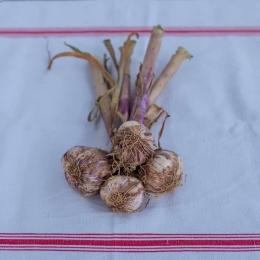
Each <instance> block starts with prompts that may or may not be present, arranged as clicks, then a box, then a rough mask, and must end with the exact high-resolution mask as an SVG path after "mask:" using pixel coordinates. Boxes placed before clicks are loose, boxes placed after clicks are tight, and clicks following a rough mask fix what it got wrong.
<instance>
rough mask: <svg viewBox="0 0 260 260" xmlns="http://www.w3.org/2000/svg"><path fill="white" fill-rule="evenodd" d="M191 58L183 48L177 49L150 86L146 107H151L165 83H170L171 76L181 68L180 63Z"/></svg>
mask: <svg viewBox="0 0 260 260" xmlns="http://www.w3.org/2000/svg"><path fill="white" fill-rule="evenodd" d="M190 58H192V56H191V55H190V54H189V52H188V51H187V50H186V49H185V48H183V47H179V48H178V50H177V51H176V53H175V54H174V55H173V56H172V58H171V59H170V61H169V62H168V64H167V65H166V67H165V68H164V70H163V71H162V73H161V75H160V76H159V77H158V78H157V79H156V81H155V82H154V84H153V85H152V90H151V93H150V96H149V101H148V105H149V106H150V105H152V104H153V103H154V102H155V101H156V99H157V98H158V97H159V95H160V94H161V92H162V91H163V89H164V88H165V86H166V85H167V83H168V82H169V81H170V79H171V78H172V77H173V75H174V74H175V73H176V71H177V70H178V69H179V67H180V66H181V64H182V62H183V61H184V60H185V59H190Z"/></svg>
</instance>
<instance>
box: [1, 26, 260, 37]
mask: <svg viewBox="0 0 260 260" xmlns="http://www.w3.org/2000/svg"><path fill="white" fill-rule="evenodd" d="M151 29H152V27H97V28H94V27H89V28H0V36H3V37H8V36H9V37H43V36H60V37H64V36H106V35H110V36H120V35H127V34H129V33H132V32H138V33H139V34H141V35H149V34H150V33H151ZM164 30H165V35H169V36H171V35H177V36H226V35H233V36H235V35H238V36H239V35H240V36H253V35H260V26H259V27H164Z"/></svg>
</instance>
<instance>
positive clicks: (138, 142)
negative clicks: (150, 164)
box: [111, 121, 154, 172]
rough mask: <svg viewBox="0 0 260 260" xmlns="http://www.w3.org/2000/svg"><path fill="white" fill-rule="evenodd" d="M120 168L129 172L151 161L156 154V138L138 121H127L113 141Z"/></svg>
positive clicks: (116, 133)
mask: <svg viewBox="0 0 260 260" xmlns="http://www.w3.org/2000/svg"><path fill="white" fill-rule="evenodd" d="M111 142H112V145H113V153H112V155H114V157H115V159H116V160H115V161H118V166H119V167H122V168H124V169H125V171H127V172H131V171H134V170H135V169H136V166H138V165H141V164H143V163H145V162H146V160H148V159H150V158H151V157H152V156H153V153H154V150H153V148H154V138H153V135H152V133H151V131H150V130H149V129H148V128H147V127H145V126H144V125H143V124H141V123H139V122H137V121H126V122H125V123H123V124H122V125H121V126H120V127H119V128H118V130H117V131H116V132H115V134H114V136H113V137H112V139H111Z"/></svg>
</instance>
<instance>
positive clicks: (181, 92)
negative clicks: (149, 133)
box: [0, 1, 260, 260]
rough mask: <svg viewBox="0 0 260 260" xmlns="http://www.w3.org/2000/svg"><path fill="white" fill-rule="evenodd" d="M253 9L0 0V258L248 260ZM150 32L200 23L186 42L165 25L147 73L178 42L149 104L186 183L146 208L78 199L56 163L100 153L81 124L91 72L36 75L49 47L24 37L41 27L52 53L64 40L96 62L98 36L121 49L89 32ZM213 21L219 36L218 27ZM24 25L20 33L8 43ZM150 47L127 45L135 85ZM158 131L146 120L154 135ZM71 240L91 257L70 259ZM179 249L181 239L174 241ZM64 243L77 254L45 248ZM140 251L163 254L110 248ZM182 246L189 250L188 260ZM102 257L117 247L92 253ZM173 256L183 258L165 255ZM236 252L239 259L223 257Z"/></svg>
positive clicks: (254, 186) (255, 5)
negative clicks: (169, 71) (165, 78)
mask: <svg viewBox="0 0 260 260" xmlns="http://www.w3.org/2000/svg"><path fill="white" fill-rule="evenodd" d="M259 11H260V3H259V1H229V2H226V1H216V2H213V1H208V2H206V1H143V2H142V1H138V2H136V1H120V2H119V1H117V2H114V3H112V2H111V1H86V2H82V1H76V2H73V1H71V2H37V3H36V2H15V3H10V2H3V3H1V4H0V31H1V34H0V37H1V39H0V57H1V58H0V72H1V73H0V82H1V86H0V122H1V124H0V144H1V145H0V212H1V218H0V232H2V233H1V234H0V259H1V260H2V259H3V260H5V259H12V260H16V259H30V260H31V259H38V260H40V259H57V257H58V258H60V259H61V258H62V259H72V258H73V259H86V256H87V257H88V258H89V259H113V260H114V259H119V258H121V257H122V258H123V257H124V258H125V259H136V257H137V254H138V257H139V258H140V259H158V258H159V257H162V258H163V259H173V258H174V259H176V260H180V259H185V260H186V259H241V260H242V259H257V258H259V251H258V250H260V245H259V244H260V243H259V240H260V235H258V234H260V224H259V219H260V207H259V206H260V205H259V196H260V175H259V168H260V160H259V155H260V146H259V142H260V117H259V113H260V102H259V96H260V88H259V81H260V73H259V65H260V64H259V61H260V49H259V48H260V47H259V35H260V33H259V32H258V35H257V32H255V33H252V34H250V33H249V28H248V29H247V30H245V31H242V30H243V28H242V27H255V28H258V31H259V28H260V27H259V25H260V18H259ZM157 24H161V25H162V26H163V27H165V28H168V30H169V31H170V29H171V28H175V27H177V28H179V27H182V30H184V29H185V28H186V29H189V28H195V27H196V28H197V27H204V28H202V29H203V30H204V32H201V33H199V32H198V28H197V29H196V28H195V32H194V35H193V36H185V35H174V33H172V34H171V33H167V29H166V33H165V37H164V39H163V44H162V47H161V50H160V54H159V58H158V63H157V65H156V70H155V74H156V75H158V74H159V73H160V71H161V70H162V69H163V67H164V65H165V64H166V63H167V62H168V60H169V59H170V57H171V55H172V54H173V53H174V52H175V51H176V49H177V47H178V46H184V47H185V48H187V49H188V50H189V51H190V53H191V54H193V55H194V58H193V59H192V60H190V61H185V62H184V63H183V65H182V66H181V68H180V70H179V71H178V72H177V74H176V75H175V76H174V78H173V79H172V80H171V82H170V83H169V85H168V86H167V88H166V90H165V91H164V92H163V93H162V95H161V96H160V98H159V99H158V102H157V103H158V104H159V105H163V106H164V108H165V109H166V110H167V111H168V112H169V113H170V115H171V117H170V118H169V119H168V121H167V122H166V128H165V131H164V135H163V137H162V139H161V143H162V146H163V147H164V148H165V149H170V150H173V151H175V152H177V153H178V154H180V155H181V157H182V159H183V162H184V171H185V174H186V175H187V178H186V182H185V183H184V185H183V186H182V187H180V188H179V189H178V190H177V191H176V193H174V194H167V195H164V196H163V197H161V198H159V199H155V200H152V201H151V202H150V204H149V206H148V208H147V209H146V210H145V211H143V212H141V213H135V214H132V215H122V214H115V213H111V212H110V211H109V210H108V209H107V208H106V207H105V205H104V204H103V203H102V201H101V200H100V199H99V198H98V196H95V197H89V198H84V197H81V196H80V195H79V194H78V193H76V192H75V191H74V190H73V189H72V188H70V187H69V185H68V184H67V183H66V181H65V178H64V174H63V170H62V167H61V163H60V159H61V156H62V155H63V154H64V153H65V152H66V151H67V150H68V149H69V148H70V147H72V146H74V145H86V146H94V147H99V148H103V149H106V145H107V143H108V136H107V134H106V131H105V129H104V125H103V123H102V122H101V120H99V121H98V122H94V123H89V122H87V115H88V113H89V111H90V110H91V109H92V108H93V106H94V102H95V98H96V96H95V90H94V88H93V81H92V78H91V73H90V68H89V66H88V64H87V63H86V62H84V61H82V60H79V59H75V58H61V59H59V60H56V61H55V62H54V64H53V67H52V70H50V71H47V70H46V67H47V63H48V55H47V52H46V42H47V40H46V38H44V33H40V36H39V35H38V37H35V36H37V35H36V33H37V30H39V29H42V30H43V29H44V30H46V31H45V32H46V37H47V38H48V41H49V50H50V52H51V55H54V54H56V53H59V52H62V51H66V50H68V48H67V47H66V46H64V44H63V43H64V41H66V42H67V43H70V44H72V45H74V46H76V47H78V48H79V49H81V50H84V51H87V52H90V53H91V54H95V55H98V56H99V57H100V58H102V57H103V54H104V52H105V47H104V46H103V43H102V40H104V39H106V38H111V41H112V43H113V44H114V46H115V47H119V46H120V45H121V44H122V43H123V42H124V41H125V39H126V37H125V36H126V34H122V33H121V34H120V33H115V34H114V35H106V33H103V34H102V33H101V32H100V28H103V27H104V26H105V27H106V28H105V29H106V30H110V29H111V30H113V29H117V30H119V29H120V28H119V27H125V28H124V29H122V30H126V29H127V28H133V27H136V28H137V31H138V28H139V29H140V30H143V28H147V27H149V28H151V26H154V25H157ZM207 26H209V27H211V28H210V29H209V31H211V32H210V33H207V32H206V29H205V27H207ZM257 26H258V27H257ZM94 27H95V28H97V30H99V33H98V35H90V36H89V35H74V36H72V35H71V34H70V33H64V34H61V35H57V33H56V34H53V35H51V34H50V32H49V33H47V31H49V28H52V29H55V30H57V31H58V30H60V29H64V28H65V29H66V28H84V29H88V28H92V29H93V28H94ZM219 27H222V28H229V32H227V33H224V32H223V31H221V30H220V32H219V33H217V31H216V29H217V28H219ZM232 27H235V28H238V31H239V30H240V31H241V35H239V36H238V35H236V34H235V33H234V28H233V29H232ZM28 28H29V29H31V35H29V36H28V34H29V32H27V34H26V33H22V34H20V35H18V34H19V33H18V32H19V30H21V29H28ZM239 28H240V29H239ZM11 29H12V30H13V34H10V35H9V36H11V37H8V35H7V33H8V32H9V33H10V32H11ZM14 29H17V30H18V31H17V32H14ZM33 30H34V32H32V31H33ZM145 30H146V29H145ZM232 30H233V31H232ZM232 32H233V34H232ZM236 33H238V32H236ZM92 34H93V33H92ZM198 35H200V36H198ZM14 36H19V37H14ZM148 40H149V37H148V35H147V34H142V33H141V34H140V39H139V40H138V41H137V45H136V47H135V50H134V54H133V60H132V64H131V70H132V71H131V73H132V74H131V75H132V81H133V82H134V81H135V76H136V73H137V71H138V68H139V63H140V62H142V59H143V57H144V53H145V48H146V46H147V43H148ZM117 54H118V52H117ZM110 64H111V65H112V63H110ZM159 129H160V124H159V123H158V124H157V125H156V126H155V127H154V129H153V132H154V134H155V135H157V133H158V131H159ZM28 233H35V234H28ZM43 233H48V234H46V235H44V234H43ZM57 233H59V234H57ZM79 233H81V234H83V235H77V234H79ZM93 233H95V234H96V235H93ZM55 234H56V235H55ZM69 234H70V235H69ZM113 234H114V235H113ZM115 234H121V235H118V236H119V237H117V235H115ZM122 234H125V235H122ZM131 234H136V235H131ZM144 234H148V235H144ZM152 234H153V235H152ZM159 234H162V235H159ZM165 234H170V235H169V236H168V237H166V235H165ZM184 234H191V235H186V236H184ZM201 234H206V235H205V236H202V235H201ZM213 234H220V235H219V236H214V235H213ZM231 234H237V235H234V236H231ZM244 234H248V235H247V236H246V235H244ZM253 234H255V235H253ZM176 235H178V236H179V237H176ZM44 236H45V237H44ZM84 236H85V238H84ZM88 236H90V237H92V238H89V239H88ZM120 236H121V237H120ZM123 236H127V237H126V238H124V237H123ZM240 236H241V238H240V240H239V237H240ZM44 239H45V240H44ZM55 239H56V240H57V241H56V240H55ZM43 240H44V241H45V242H41V241H43ZM50 240H51V241H50ZM53 240H55V242H53ZM75 240H76V241H78V240H80V241H85V242H82V243H83V244H84V243H85V244H84V245H83V246H82V248H81V250H83V251H84V250H85V251H99V252H87V253H82V252H77V251H80V249H79V244H80V243H81V242H79V243H78V242H73V241H75ZM89 240H90V242H89ZM202 240H203V241H204V242H200V241H202ZM39 241H40V242H39ZM66 241H67V242H66ZM86 241H88V242H86ZM97 241H98V242H97ZM127 241H130V242H127ZM140 241H141V242H142V241H144V242H142V243H143V244H142V245H140V244H138V243H139V242H140ZM151 241H155V242H154V247H153V242H151ZM160 241H163V242H160ZM172 241H177V242H172ZM183 241H188V242H186V243H187V245H186V247H185V245H183V243H184V244H185V242H183ZM207 241H209V242H207ZM230 241H231V242H230ZM236 241H240V242H236ZM241 241H242V242H241ZM243 241H244V242H243ZM245 241H246V242H245ZM141 242H140V243H141ZM37 243H38V245H37ZM66 243H67V244H66ZM75 243H76V244H77V245H75ZM93 243H94V245H93ZM98 243H100V244H99V246H98ZM171 243H172V244H173V246H171V247H169V244H171ZM178 243H179V246H178V245H177V244H178ZM203 243H204V244H203ZM208 243H209V244H210V245H208ZM218 243H220V244H219V246H217V245H218ZM229 243H230V244H229ZM28 244H30V246H28ZM39 244H41V245H39ZM62 244H64V245H65V247H66V248H67V249H68V250H69V251H73V250H75V251H76V252H73V253H72V252H55V250H64V248H62ZM91 244H92V245H91ZM192 244H194V247H192ZM227 244H228V245H229V246H226V245H227ZM55 245H56V246H55ZM207 245H208V247H209V250H208V251H214V250H215V251H221V252H203V251H207ZM44 246H45V247H44ZM167 246H168V247H167ZM26 247H27V248H26ZM72 247H73V248H72ZM94 247H95V248H96V249H95V248H94ZM145 247H147V250H150V251H164V252H158V253H145V252H138V253H135V254H134V253H119V252H118V251H120V250H123V251H138V250H139V251H147V250H145ZM28 248H30V250H35V251H29V249H28ZM100 248H101V249H100ZM122 248H123V249H122ZM185 248H186V250H185ZM192 248H194V250H195V251H197V252H193V253H188V252H187V251H192ZM25 249H27V250H25ZM106 249H107V251H111V250H112V251H116V252H114V253H113V252H112V253H111V252H110V253H108V252H101V251H105V250H106ZM178 249H179V250H180V251H182V250H183V251H186V252H167V251H169V250H172V251H178ZM238 249H241V251H243V252H233V253H232V254H231V253H230V252H232V251H236V250H238ZM254 249H255V250H256V252H253V250H254ZM15 250H17V251H15ZM224 250H226V251H228V252H223V251H224ZM247 250H248V251H250V252H245V251H247Z"/></svg>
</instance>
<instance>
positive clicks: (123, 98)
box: [118, 41, 136, 121]
mask: <svg viewBox="0 0 260 260" xmlns="http://www.w3.org/2000/svg"><path fill="white" fill-rule="evenodd" d="M135 43H136V41H131V44H130V46H129V50H128V53H127V54H126V58H125V62H124V70H123V82H122V88H121V93H120V97H119V104H118V111H119V112H120V113H121V114H122V116H123V118H124V120H125V121H127V120H128V119H129V112H130V63H131V55H132V53H133V49H134V46H135ZM120 51H121V57H122V51H123V48H122V47H121V48H120Z"/></svg>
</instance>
